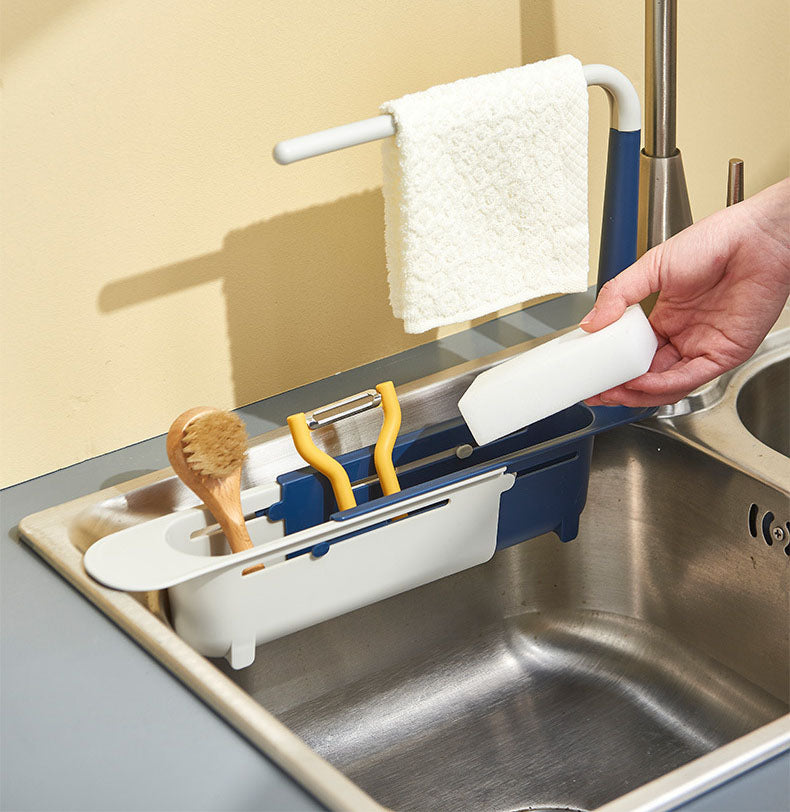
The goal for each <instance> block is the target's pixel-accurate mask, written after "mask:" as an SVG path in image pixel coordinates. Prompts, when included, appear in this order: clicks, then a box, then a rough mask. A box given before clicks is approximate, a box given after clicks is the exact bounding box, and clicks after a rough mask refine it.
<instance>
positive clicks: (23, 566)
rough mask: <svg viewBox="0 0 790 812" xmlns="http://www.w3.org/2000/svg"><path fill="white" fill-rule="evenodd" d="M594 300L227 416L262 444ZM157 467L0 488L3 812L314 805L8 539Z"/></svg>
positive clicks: (558, 305) (544, 306)
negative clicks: (309, 413) (43, 513)
mask: <svg viewBox="0 0 790 812" xmlns="http://www.w3.org/2000/svg"><path fill="white" fill-rule="evenodd" d="M593 298H594V292H593V291H592V290H589V291H587V292H586V293H582V294H574V295H571V296H564V297H561V298H558V299H554V300H551V301H549V302H543V303H541V304H538V305H535V306H533V307H530V308H527V309H525V310H523V311H520V312H517V313H514V314H511V315H509V316H503V317H501V318H498V319H494V320H493V321H490V322H487V323H485V324H482V325H480V326H478V327H474V328H471V329H469V330H465V331H463V332H461V333H458V334H456V335H454V336H450V337H448V338H443V339H440V340H437V341H433V342H430V343H429V344H425V345H423V346H421V347H417V348H415V349H412V350H407V351H406V352H403V353H399V354H398V355H394V356H392V357H389V358H385V359H383V360H381V361H377V362H375V363H372V364H368V365H365V366H363V367H359V368H357V369H353V370H349V371H348V372H343V373H341V374H338V375H334V376H332V377H331V378H327V379H325V380H323V381H318V382H316V383H313V384H309V385H307V386H304V387H301V388H299V389H295V390H292V391H290V392H286V393H283V394H281V395H277V396H275V397H272V398H268V399H267V400H263V401H260V402H258V403H254V404H252V405H250V406H246V407H244V408H242V409H239V410H238V413H239V414H240V415H241V416H242V417H243V419H244V421H245V423H246V425H247V430H248V433H249V434H250V436H255V435H258V434H262V433H263V432H266V431H269V430H270V429H272V428H275V427H277V426H281V425H283V424H284V422H285V417H286V416H287V415H288V414H290V413H292V412H294V411H298V410H301V409H304V408H305V407H312V406H318V405H320V404H322V403H328V402H331V401H332V400H335V399H337V398H339V397H341V396H343V395H346V394H349V393H352V392H357V391H360V390H362V389H367V388H369V387H370V386H371V385H374V384H375V383H378V382H379V381H382V380H388V379H391V380H393V381H394V382H395V384H396V386H397V385H400V384H403V383H406V382H408V381H411V380H415V379H417V378H420V377H422V376H424V375H428V374H431V373H433V372H437V371H439V370H442V369H446V368H447V367H449V366H452V365H454V364H457V363H461V362H463V361H467V360H471V359H473V358H479V357H481V356H484V355H488V354H489V353H493V352H496V351H498V350H501V349H503V348H505V347H510V346H513V345H515V344H518V343H521V342H523V341H527V340H529V339H531V338H534V337H537V336H541V335H545V334H548V333H550V332H553V331H555V330H558V329H561V328H563V327H566V326H568V325H570V324H573V323H576V322H578V321H579V320H580V319H581V318H582V316H583V315H584V314H585V313H586V312H587V311H588V310H589V309H590V307H591V306H592V301H593ZM187 405H188V404H185V406H187ZM165 428H166V427H165ZM167 465H168V462H167V457H166V454H165V444H164V437H163V436H159V437H154V438H152V439H150V440H146V441H145V442H141V443H137V444H135V445H133V446H129V447H127V448H123V449H120V450H118V451H114V452H112V453H109V454H105V455H103V456H100V457H96V458H94V459H90V460H86V461H85V462H82V463H79V464H77V465H73V466H70V467H69V468H65V469H63V470H60V471H55V472H53V473H51V474H47V475H45V476H42V477H39V478H37V479H34V480H30V481H29V482H24V483H21V484H19V485H15V486H13V487H10V488H6V489H5V490H3V491H0V518H1V519H2V527H3V535H2V541H1V542H0V563H1V564H2V566H0V579H1V580H0V745H1V746H0V809H2V810H72V809H73V810H130V809H134V810H246V809H257V810H278V811H279V810H311V809H322V808H323V807H322V806H321V805H320V804H319V803H318V802H317V801H316V800H315V799H314V798H312V797H311V796H310V795H309V794H308V793H306V792H305V791H304V790H303V789H302V788H301V787H300V786H299V785H298V784H297V783H295V782H294V781H293V780H292V779H291V778H290V777H289V776H288V775H286V774H285V773H283V772H282V771H281V770H280V769H279V768H278V767H276V766H275V765H274V764H273V763H272V762H271V761H269V760H268V759H267V758H266V757H265V756H264V755H262V754H261V753H260V752H259V751H258V750H257V749H255V748H254V747H253V746H252V745H251V744H249V743H248V742H247V741H246V740H245V739H244V738H243V737H242V736H241V735H240V734H238V733H237V732H236V731H235V730H234V729H233V728H231V727H230V726H229V725H228V724H227V723H226V722H225V721H224V720H222V719H221V718H220V717H219V716H217V715H216V714H215V713H214V712H213V711H212V710H211V709H209V708H208V706H206V705H205V704H204V703H203V702H202V701H201V700H200V699H198V698H197V697H196V696H194V695H193V694H192V693H190V692H189V690H188V689H187V688H185V687H184V686H183V685H182V683H181V682H179V681H178V680H177V679H176V678H175V677H174V676H172V675H171V674H170V673H169V672H168V671H166V670H165V669H164V668H163V667H162V666H160V665H159V663H158V662H157V661H156V660H155V659H153V658H152V657H151V656H150V655H149V654H148V653H146V652H145V651H144V650H143V649H142V648H140V647H139V646H138V645H137V644H136V643H135V642H134V641H133V640H132V639H131V638H129V637H127V636H126V635H125V634H124V633H123V632H122V631H120V630H119V629H118V628H117V627H116V626H115V625H114V624H113V623H112V621H110V620H109V619H108V618H107V617H106V616H105V615H104V614H102V613H101V612H100V611H99V610H98V609H96V608H95V607H94V606H93V605H92V604H91V603H89V602H88V601H87V599H86V598H84V597H83V596H82V595H81V594H80V593H79V592H78V591H77V590H75V589H74V588H72V587H71V586H70V585H69V584H68V583H67V582H66V581H65V580H64V579H63V578H61V577H60V576H59V575H58V574H57V573H56V572H55V571H54V570H53V569H51V568H50V567H49V566H48V565H47V564H46V563H45V562H44V561H43V560H42V559H40V558H39V557H38V556H37V555H36V553H34V552H33V551H32V550H31V549H30V548H29V547H27V545H25V544H24V543H23V542H21V541H20V540H19V537H18V534H17V529H16V528H17V524H18V522H19V521H20V520H21V519H22V518H23V517H25V516H27V515H29V514H31V513H35V512H38V511H40V510H43V509H44V508H47V507H51V506H54V505H59V504H62V503H63V502H67V501H69V500H71V499H75V498H77V497H79V496H83V495H86V494H90V493H93V492H95V491H98V490H100V489H102V488H105V487H108V486H110V485H112V484H114V483H119V482H125V481H127V480H129V479H133V478H135V477H137V476H140V475H142V474H145V473H148V472H151V471H157V470H159V469H161V468H165V467H167Z"/></svg>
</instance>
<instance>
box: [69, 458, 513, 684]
mask: <svg viewBox="0 0 790 812" xmlns="http://www.w3.org/2000/svg"><path fill="white" fill-rule="evenodd" d="M514 481H515V477H514V475H513V474H508V473H506V472H505V468H504V467H502V468H499V469H497V470H494V471H488V472H486V473H483V474H479V475H477V476H475V477H471V478H469V479H465V480H462V481H460V482H455V483H452V484H449V485H445V486H443V487H440V488H437V489H435V490H432V491H429V492H427V493H422V494H420V495H417V496H414V497H411V498H405V499H403V500H401V501H399V502H396V503H394V504H393V503H389V504H387V505H386V506H384V507H382V508H379V509H376V510H372V511H370V512H368V513H363V514H362V515H356V516H353V517H350V518H348V519H346V520H343V521H338V520H330V521H328V522H324V523H323V524H320V525H317V526H315V527H311V528H308V529H306V530H303V531H300V532H298V533H293V534H291V535H289V536H283V523H282V522H280V521H278V522H273V521H270V520H269V519H268V517H266V516H261V517H259V518H255V519H251V520H250V521H248V522H247V528H248V530H249V533H250V538H251V539H252V541H253V544H254V545H255V546H254V548H253V549H251V550H245V551H244V552H241V553H235V554H220V555H212V554H211V553H212V550H211V546H212V534H211V532H210V528H211V526H212V524H213V520H212V519H211V516H210V514H209V513H208V512H207V511H206V510H204V509H202V508H192V509H189V510H184V511H179V512H177V513H173V514H170V515H168V516H163V517H161V518H158V519H154V520H152V521H150V522H144V523H142V524H139V525H136V526H134V527H130V528H127V529H124V530H121V531H119V532H117V533H113V534H111V535H109V536H106V537H105V538H103V539H100V540H99V541H97V542H96V543H95V544H94V545H93V546H92V547H90V548H89V549H88V551H87V553H86V554H85V558H84V564H85V569H86V570H87V572H88V573H89V574H90V575H91V576H92V577H93V578H95V579H96V580H97V581H99V582H101V583H103V584H105V585H106V586H109V587H113V588H115V589H121V590H125V591H149V590H156V589H168V590H169V598H170V608H171V611H172V619H173V623H174V626H175V629H176V631H177V632H178V634H179V635H181V637H183V638H184V640H186V641H187V642H188V643H189V644H190V645H192V646H193V647H194V648H195V649H197V651H199V652H200V653H201V654H205V655H206V656H209V657H221V656H226V657H227V658H228V661H229V662H230V664H231V665H232V666H233V668H244V667H245V666H248V665H250V664H251V663H252V662H253V660H254V659H255V648H256V646H258V645H260V644H261V643H265V642H267V641H269V640H273V639H275V638H277V637H282V636H283V635H286V634H290V633H292V632H295V631H298V630H299V629H304V628H306V627H307V626H311V625H313V624H315V623H320V622H321V621H323V620H328V619H329V618H332V617H336V616H337V615H341V614H343V613H345V612H350V611H352V610H353V609H358V608H360V607H362V606H366V605H368V604H370V603H374V602H375V601H379V600H382V599H383V598H387V597H390V596H391V595H396V594H398V593H400V592H405V591H406V590H408V589H412V588H414V587H417V586H420V585H422V584H426V583H429V582H430V581H435V580H437V579H438V578H443V577H444V576H446V575H452V574H453V573H455V572H459V571H460V570H463V569H467V568H468V567H473V566H475V565H477V564H481V563H483V562H484V561H487V560H488V559H489V558H491V556H492V555H493V554H494V549H495V547H496V537H497V525H498V520H499V497H500V495H501V494H502V492H503V491H506V490H508V489H509V488H510V487H511V486H512V485H513V482H514ZM279 498H280V489H279V486H278V485H276V484H272V485H266V486H261V487H259V488H255V489H251V490H249V491H246V492H244V493H243V494H242V508H243V510H244V512H245V515H249V514H251V513H254V512H255V511H259V510H261V509H264V508H267V507H269V506H270V505H271V504H273V503H274V502H276V501H277V500H278V499H279ZM407 514H408V515H407ZM207 529H208V530H209V533H207V532H206V530H207ZM349 534H356V535H352V536H351V537H350V538H348V536H349ZM320 542H328V543H329V544H330V545H331V546H330V547H329V550H328V552H326V553H325V554H323V555H318V556H316V555H314V554H312V553H310V552H308V553H304V554H301V555H298V556H295V557H292V558H287V556H288V555H289V554H292V553H296V552H298V551H300V550H304V549H305V548H313V547H314V545H316V544H319V543H320ZM333 542H336V543H333ZM215 546H216V545H215ZM260 563H263V564H264V565H265V568H264V569H262V570H258V571H257V572H247V573H246V574H242V573H243V572H244V571H245V570H248V569H249V568H250V567H251V566H253V565H255V564H260Z"/></svg>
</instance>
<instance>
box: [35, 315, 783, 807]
mask: <svg viewBox="0 0 790 812" xmlns="http://www.w3.org/2000/svg"><path fill="white" fill-rule="evenodd" d="M534 343H537V342H530V343H528V344H525V345H520V346H518V347H514V348H512V349H511V350H508V351H505V352H504V353H501V354H499V355H498V356H491V357H489V358H487V359H484V360H483V361H482V362H470V363H468V364H465V365H461V366H458V367H454V368H452V369H450V370H447V371H445V372H443V373H440V374H438V375H434V376H431V377H429V378H424V379H422V380H420V381H416V382H414V383H413V384H409V385H407V386H404V387H399V390H398V394H399V399H400V400H401V404H402V407H403V415H404V423H403V426H402V431H403V432H406V431H411V430H413V429H416V428H419V427H421V426H425V425H427V424H429V423H438V422H440V421H443V420H447V419H450V418H452V417H455V416H457V409H456V404H457V402H458V398H459V397H460V394H461V393H462V392H463V391H464V390H465V389H466V387H467V386H468V385H469V383H470V381H471V380H472V378H473V376H474V375H476V374H477V373H479V372H480V371H482V369H484V368H486V366H488V365H490V364H492V363H495V362H496V361H498V360H504V359H505V358H506V357H508V356H509V355H512V354H513V353H515V352H518V351H521V350H524V349H526V348H528V347H529V346H530V345H531V344H534ZM788 357H790V330H787V329H784V330H781V331H779V332H778V333H776V334H774V335H772V336H769V339H768V340H767V341H766V342H765V345H764V346H763V348H762V349H761V351H760V352H758V354H757V355H756V356H755V358H754V359H753V360H752V361H750V362H749V363H747V364H745V365H743V366H742V367H741V368H740V369H739V370H737V371H735V372H733V373H731V374H729V375H728V376H724V377H723V378H722V379H720V380H719V381H718V382H717V383H716V384H715V385H713V386H712V387H710V388H709V389H707V390H705V391H704V392H700V393H698V394H696V395H692V396H690V397H689V398H688V399H687V400H686V401H684V402H683V403H681V404H679V405H678V408H677V409H674V410H673V409H670V410H667V411H666V412H665V413H664V415H663V416H662V417H657V418H653V419H651V420H648V421H645V422H643V423H641V424H639V425H630V426H624V427H620V428H618V429H615V430H613V431H611V432H608V433H606V434H604V435H601V436H599V437H597V438H596V440H595V450H594V454H593V465H592V471H591V477H590V483H589V491H588V497H587V504H586V507H585V510H584V512H583V514H582V517H581V525H580V531H579V535H578V537H577V538H576V539H575V540H573V541H571V542H568V543H562V542H560V541H559V540H558V539H557V537H556V536H554V535H552V534H549V535H544V536H539V537H537V538H535V539H532V540H530V541H526V542H524V543H521V544H518V545H516V546H514V547H510V548H508V549H505V550H501V551H499V552H497V553H496V554H495V555H494V557H493V558H492V559H491V560H490V561H489V562H488V563H486V564H483V565H480V566H477V567H474V568H472V569H468V570H465V571H463V572H460V573H458V574H456V575H453V576H451V577H448V578H444V579H441V580H439V581H435V582H434V583H431V584H428V585H426V586H423V587H420V588H419V589H414V590H411V591H409V592H406V593H403V594H401V595H397V596H395V597H393V598H389V599H387V600H385V601H380V602H379V603H376V604H373V605H371V606H367V607H365V608H362V609H359V610H357V611H355V612H351V613H349V614H346V615H343V616H341V617H338V618H335V619H333V620H330V621H326V622H324V623H322V624H320V625H317V626H313V627H312V628H308V629H305V630H303V631H301V632H298V633H295V634H292V635H290V636H288V637H283V638H281V639H279V640H275V641H272V642H270V643H267V644H265V645H263V646H261V647H259V648H258V651H257V656H256V659H255V662H254V664H253V665H252V666H250V667H249V668H247V669H243V670H241V671H233V670H232V669H231V668H230V667H229V666H228V664H227V663H226V662H225V661H224V660H216V661H211V660H207V659H206V658H204V657H202V656H201V655H199V654H198V653H197V652H196V651H195V650H194V649H192V648H191V647H190V646H189V645H187V644H186V643H185V642H184V641H183V640H181V639H180V638H179V637H178V636H177V635H176V634H175V632H174V631H173V629H172V627H171V625H170V620H169V614H168V604H167V595H166V593H164V592H151V593H135V594H131V593H124V592H118V591H115V590H111V589H107V588H105V587H102V586H101V585H100V584H98V582H96V581H93V580H92V579H91V578H90V577H89V576H88V575H87V573H86V572H85V570H84V567H83V565H82V556H83V553H84V551H85V550H86V549H87V548H88V547H89V546H90V545H91V544H93V543H94V542H95V541H96V540H97V539H99V538H102V537H103V536H106V535H107V534H108V533H111V532H113V531H115V530H118V529H120V528H122V527H126V526H129V525H133V524H137V523H140V522H142V521H146V520H149V519H152V518H154V517H156V516H161V515H164V514H167V513H170V512H172V511H174V510H178V509H180V508H184V507H188V506H192V505H194V504H196V499H195V497H194V496H193V495H192V494H191V493H190V492H189V491H188V490H187V489H186V488H185V487H183V486H182V485H181V483H180V482H178V480H177V479H175V478H174V477H173V476H172V472H171V471H170V470H169V469H168V470H163V471H160V472H157V473H155V474H152V475H149V476H147V477H144V478H140V479H139V480H134V481H132V482H129V483H126V484H124V485H119V486H114V487H113V488H110V489H107V490H105V491H102V492H100V493H97V494H91V495H90V496H86V497H84V498H82V499H80V500H76V501H75V502H72V503H69V504H66V505H61V506H58V507H56V508H51V509H50V510H48V511H43V512H42V513H39V514H36V515H34V516H30V517H28V518H26V519H25V520H23V521H22V522H21V524H20V530H21V533H22V535H23V537H24V538H25V539H26V540H27V541H28V542H29V543H30V544H32V545H33V546H34V547H35V548H36V549H37V550H38V551H39V552H40V553H41V555H43V556H44V557H45V558H46V559H47V560H48V561H50V563H52V564H53V566H55V567H56V568H57V569H59V570H60V571H61V572H62V573H63V575H64V576H65V577H67V578H68V579H69V580H70V581H71V582H72V583H73V584H74V585H75V586H77V587H78V588H79V589H80V590H82V591H83V592H84V593H85V595H86V596H88V597H89V598H90V599H91V600H92V601H93V602H94V603H96V604H97V605H98V606H99V607H101V608H102V609H103V610H104V611H106V612H107V613H108V614H109V615H110V616H111V617H112V618H113V619H114V620H115V621H116V622H117V623H118V624H119V625H120V626H121V627H122V628H123V629H125V630H126V631H127V632H128V633H129V634H131V635H132V636H133V637H134V638H135V639H136V640H138V641H139V642H140V643H141V644H142V645H143V646H145V647H146V648H147V649H148V650H149V651H150V652H151V653H152V654H153V655H154V656H156V657H157V658H158V659H159V660H160V661H161V662H162V663H164V664H165V665H166V666H167V667H168V668H170V669H171V670H172V671H173V672H174V673H175V674H176V675H177V676H178V677H179V678H180V679H182V680H183V681H184V682H185V683H186V684H187V685H188V686H189V687H191V688H192V689H193V690H194V691H196V692H197V693H198V694H199V695H200V696H202V697H203V698H204V699H205V700H206V701H207V702H208V703H209V704H210V705H211V706H212V707H214V708H215V709H216V710H217V711H218V712H219V713H220V714H221V715H223V716H224V717H225V718H226V719H227V720H228V721H229V722H230V723H231V724H233V725H235V726H236V727H237V728H238V729H239V730H240V731H241V732H242V733H243V734H244V735H245V736H247V737H248V738H249V739H250V740H251V741H252V742H254V743H255V744H256V745H257V746H258V747H259V748H260V749H261V750H262V751H263V752H265V753H266V754H267V755H269V756H270V757H271V758H272V759H273V760H275V761H276V762H277V763H278V764H279V765H280V766H282V767H283V768H284V769H285V770H286V771H288V772H289V773H290V774H292V775H293V776H294V777H295V778H296V779H297V780H299V781H301V782H302V783H303V784H304V785H305V786H306V788H307V789H308V790H309V791H311V792H312V793H313V794H314V795H315V797H317V798H318V799H319V800H321V801H322V802H323V803H324V804H325V805H326V806H328V807H329V808H331V809H354V810H355V812H356V810H381V809H382V808H383V807H389V808H394V809H399V810H409V809H414V810H422V809H426V808H432V809H486V810H503V811H504V810H508V811H509V812H510V811H513V812H515V810H526V809H531V810H541V809H542V810H548V809H555V810H557V809H563V810H574V809H575V810H592V809H596V808H600V807H601V806H604V805H605V806H606V808H607V811H608V812H613V810H615V809H617V810H633V809H640V810H648V809H650V810H658V809H668V808H674V807H676V806H677V804H678V803H681V802H682V801H684V800H688V799H690V798H693V797H696V796H698V795H699V794H700V793H701V792H703V791H705V790H707V789H710V788H712V787H715V786H719V785H721V784H722V783H723V782H725V781H727V780H730V779H732V778H733V777H736V776H738V775H740V774H741V773H743V772H744V771H745V770H748V769H750V768H751V767H753V766H755V765H758V764H762V763H765V762H766V761H767V760H768V759H770V758H772V757H774V756H776V755H778V754H781V753H786V752H787V751H790V715H788V700H789V694H790V686H789V685H788V681H789V675H788V667H787V666H788V661H789V660H790V616H788V612H787V605H788V595H789V594H790V459H789V458H788V457H787V456H783V454H782V453H780V452H782V450H783V449H784V453H785V454H786V453H787V446H786V442H787V440H786V437H785V439H784V443H785V445H782V441H781V435H777V434H776V433H775V426H774V425H773V424H774V423H778V424H784V425H787V423H788V399H787V398H786V397H784V398H782V397H779V398H776V397H775V395H776V393H777V391H781V388H782V387H783V386H784V387H785V389H786V387H787V369H788V367H787V359H788ZM777 375H778V376H779V377H778V378H777ZM782 375H784V378H782ZM777 381H778V382H777ZM766 394H767V398H766ZM736 403H737V405H736ZM777 410H778V411H777ZM763 415H764V417H763ZM377 433H378V421H377V416H376V415H375V414H372V413H371V412H368V413H365V414H362V415H359V416H357V417H355V418H351V419H349V421H348V422H347V423H345V424H344V426H343V431H342V433H339V432H335V431H334V428H333V427H331V426H330V427H325V428H324V429H319V430H318V431H316V432H315V435H314V438H315V439H316V442H317V444H319V445H320V446H321V447H323V448H324V450H326V451H327V452H328V453H330V454H332V455H333V456H337V455H338V454H340V453H343V452H345V451H348V450H351V449H355V448H360V447H362V446H365V445H368V444H371V443H372V442H373V441H374V440H375V438H376V435H377ZM777 437H779V440H776V438H777ZM301 466H302V463H301V460H300V459H299V458H298V456H297V455H296V452H295V451H294V449H293V445H292V443H291V441H290V437H289V435H288V433H287V430H286V431H283V430H277V431H274V432H271V433H269V434H266V435H263V436H262V437H261V438H258V439H257V441H256V442H255V443H254V444H253V446H252V447H251V449H250V453H249V458H248V462H247V465H246V466H245V475H244V482H243V485H244V487H254V486H256V485H260V484H264V483H268V482H272V481H273V479H274V477H276V476H277V475H278V474H280V473H282V472H285V471H289V470H294V469H296V468H300V467H301ZM294 600H305V601H309V600H310V596H309V595H294ZM637 796H638V801H637Z"/></svg>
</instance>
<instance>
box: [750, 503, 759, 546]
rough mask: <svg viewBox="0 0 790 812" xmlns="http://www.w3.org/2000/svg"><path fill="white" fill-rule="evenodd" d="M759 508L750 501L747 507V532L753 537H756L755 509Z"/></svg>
mask: <svg viewBox="0 0 790 812" xmlns="http://www.w3.org/2000/svg"><path fill="white" fill-rule="evenodd" d="M758 510H759V508H758V507H757V505H755V504H754V502H752V505H751V507H750V508H749V534H750V535H751V537H752V538H753V539H756V538H757V511H758Z"/></svg>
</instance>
